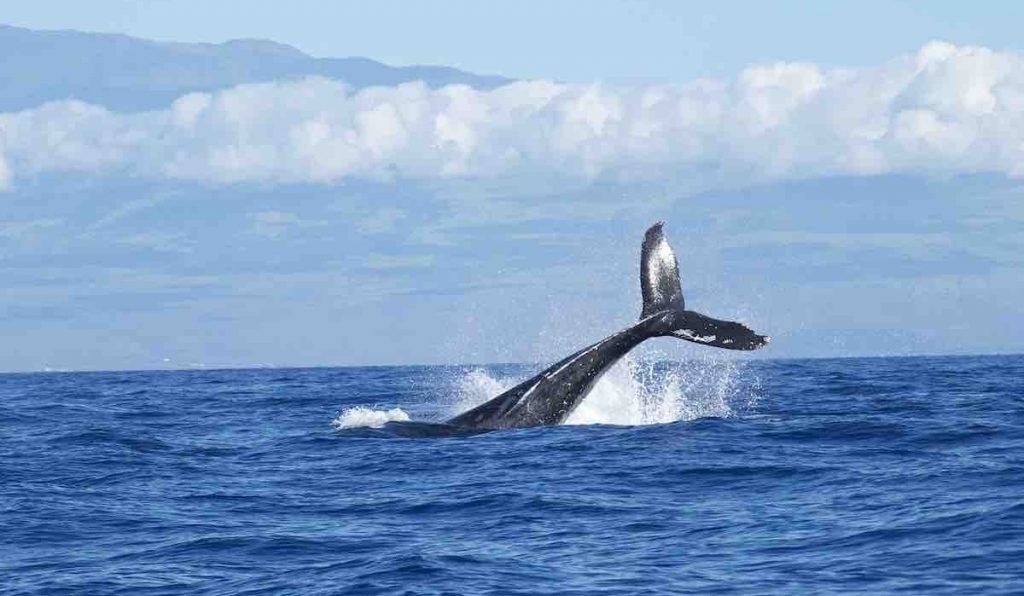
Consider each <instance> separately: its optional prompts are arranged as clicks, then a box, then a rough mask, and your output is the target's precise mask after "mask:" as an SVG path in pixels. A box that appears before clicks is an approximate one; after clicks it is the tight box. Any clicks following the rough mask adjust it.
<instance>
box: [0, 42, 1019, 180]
mask: <svg viewBox="0 0 1024 596" xmlns="http://www.w3.org/2000/svg"><path fill="white" fill-rule="evenodd" d="M52 172H88V173H101V174H111V173H113V174H119V173H124V174H128V175H133V176H148V177H157V178H170V179H183V180H197V181H203V182H209V183H223V184H228V183H236V182H262V183H292V182H309V183H336V182H339V181H342V180H345V179H349V178H370V179H393V178H408V179H425V180H436V179H451V178H488V177H502V176H521V175H546V176H548V175H550V176H559V177H562V176H564V177H570V178H579V179H583V180H587V179H592V178H595V177H601V176H606V177H615V178H626V179H628V178H630V177H645V178H646V177H651V176H680V175H688V176H692V175H694V174H697V175H705V176H708V177H709V178H713V179H716V180H728V181H730V182H731V183H736V182H753V181H762V180H777V179H784V178H806V177H815V176H827V175H839V174H854V175H857V174H881V173H891V172H914V173H930V172H940V173H968V172H999V173H1004V174H1007V175H1009V176H1020V175H1024V55H1022V54H1016V53H1009V52H997V51H993V50H989V49H986V48H979V47H956V46H953V45H950V44H945V43H939V42H935V43H930V44H928V45H926V46H924V47H923V48H921V50H920V51H918V52H917V53H916V54H913V55H908V56H901V57H897V58H895V59H893V60H890V61H888V62H885V63H883V64H880V65H877V66H874V67H870V68H863V69H856V70H850V69H823V68H820V67H818V66H816V65H814V64H804V63H780V64H774V65H766V66H752V67H750V68H747V69H746V70H744V71H743V72H741V73H740V74H739V75H738V76H737V77H736V78H734V79H731V80H700V81H695V82H693V83H690V84H686V85H674V86H646V87H629V88H623V87H607V86H602V85H574V84H557V83H552V82H547V81H524V82H516V83H512V84H509V85H505V86H503V87H499V88H496V89H493V90H489V91H480V90H475V89H472V88H469V87H466V86H460V85H455V86H449V87H445V88H441V89H435V90H431V89H429V88H427V87H426V86H425V85H422V84H418V83H410V84H403V85H399V86H397V87H378V88H369V89H364V90H361V91H359V92H356V93H353V92H351V91H350V90H349V89H348V88H347V87H346V85H345V84H344V83H341V82H338V81H333V80H328V79H322V78H310V79H304V80H300V81H290V82H277V83H266V84H254V85H242V86H238V87H234V88H231V89H226V90H223V91H220V92H216V93H193V94H189V95H185V96H183V97H181V98H179V99H178V100H176V101H175V102H174V103H173V105H171V106H170V107H169V108H168V109H166V110H160V111H154V112H146V113H137V114H117V113H113V112H110V111H108V110H106V109H104V108H103V107H100V106H95V105H89V104H85V103H82V102H78V101H61V102H53V103H48V104H44V105H42V106H40V107H38V108H35V109H31V110H26V111H22V112H16V113H5V114H0V188H4V187H10V186H11V185H12V184H16V183H17V180H18V179H19V178H22V177H31V176H35V175H39V174H44V173H52Z"/></svg>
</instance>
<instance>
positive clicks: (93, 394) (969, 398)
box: [0, 356, 1024, 594]
mask: <svg viewBox="0 0 1024 596" xmlns="http://www.w3.org/2000/svg"><path fill="white" fill-rule="evenodd" d="M465 373H466V371H463V370H460V369H442V368H411V367H410V368H348V369H346V368H338V369H304V370H240V371H191V372H120V373H74V374H63V373H61V374H25V375H17V374H16V375H0V591H2V592H3V593H4V594H113V593H116V594H175V593H185V594H263V593H267V594H277V593H302V594H384V593H402V594H484V593H492V594H675V593H713V592H714V593H779V594H792V593H827V592H860V593H880V592H884V593H891V592H913V593H923V594H941V593H949V594H978V593H1006V594H1010V593H1021V592H1024V357H1016V356H1014V357H977V358H903V359H852V360H809V361H775V362H763V361H762V362H753V363H749V364H746V365H744V366H743V367H741V368H740V369H738V370H733V371H732V372H730V373H728V374H729V375H730V378H729V379H727V380H728V381H729V383H730V384H731V385H730V386H731V387H732V389H730V391H731V393H730V395H731V397H729V399H733V400H737V401H738V402H742V403H734V404H732V407H731V408H730V409H729V411H728V412H727V413H726V414H725V415H724V417H719V418H696V419H692V420H688V419H686V416H681V419H680V420H679V421H677V422H673V423H667V424H652V425H638V426H607V425H583V426H560V427H554V428H537V429H530V430H523V431H507V432H491V433H485V434H479V435H473V436H440V437H439V436H431V435H432V434H437V435H444V434H445V433H443V432H437V433H434V432H433V431H432V430H431V429H434V430H436V429H437V427H432V426H426V425H417V424H394V423H392V424H389V425H386V426H384V427H383V428H376V429H374V428H366V427H364V428H347V429H342V430H337V429H335V428H332V426H331V421H332V420H333V419H334V418H335V417H336V416H337V415H338V413H339V411H341V410H343V409H345V408H349V407H352V406H358V405H364V406H373V407H376V408H378V409H388V408H393V407H401V408H402V409H403V410H405V411H407V412H408V413H409V414H411V415H412V418H413V419H414V420H415V419H417V418H421V419H422V418H431V417H434V418H436V417H440V416H442V415H443V414H445V413H446V412H445V409H446V408H448V407H449V406H448V405H444V404H450V400H447V401H446V396H444V395H440V394H441V393H444V392H448V391H452V387H453V386H456V385H458V383H459V382H460V381H459V379H460V377H464V376H465ZM499 373H500V374H505V375H511V376H515V375H516V374H524V373H525V369H524V370H505V371H498V372H494V373H493V374H494V375H495V376H496V377H497V376H500V374H499ZM684 381H685V379H684ZM650 382H654V381H650ZM688 395H689V397H687V398H686V399H695V398H694V396H693V395H692V391H691V393H690V394H688ZM751 396H753V397H754V398H756V399H753V400H752V399H750V398H751ZM439 404H441V405H439ZM684 405H685V404H684Z"/></svg>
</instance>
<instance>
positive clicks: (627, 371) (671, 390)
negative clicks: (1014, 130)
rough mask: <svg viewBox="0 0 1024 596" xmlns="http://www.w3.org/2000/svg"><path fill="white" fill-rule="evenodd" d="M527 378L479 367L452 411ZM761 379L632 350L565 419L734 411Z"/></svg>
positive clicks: (665, 417) (460, 385) (633, 419)
mask: <svg viewBox="0 0 1024 596" xmlns="http://www.w3.org/2000/svg"><path fill="white" fill-rule="evenodd" d="M521 380H522V379H519V378H515V377H508V376H500V375H494V374H492V373H491V372H490V371H488V370H486V369H483V368H476V369H473V370H471V371H468V372H466V373H464V374H463V375H461V376H459V377H457V378H456V379H455V383H454V384H455V391H454V393H455V399H454V400H452V404H451V406H452V408H451V411H450V412H449V415H455V414H458V413H460V412H464V411H466V410H468V409H469V408H472V407H474V406H477V405H479V404H482V403H484V402H485V401H487V400H489V399H491V398H493V397H494V396H496V395H498V394H499V393H501V392H503V391H506V390H508V389H510V388H512V387H513V386H515V384H516V383H518V382H519V381H521ZM758 388H759V383H758V382H757V379H746V378H744V375H743V369H742V364H741V363H740V362H737V361H735V360H717V359H713V358H710V357H708V358H701V359H695V360H688V361H684V362H664V361H659V360H655V359H648V358H643V357H639V356H635V355H634V354H628V355H627V356H626V357H625V358H623V359H622V360H621V361H619V363H618V364H616V365H615V366H613V367H612V368H611V369H609V370H608V372H607V373H605V375H604V376H603V377H602V378H601V379H600V380H599V381H598V382H597V385H595V386H594V389H593V390H592V391H591V392H590V395H588V396H587V397H586V399H584V400H583V402H582V403H581V404H580V405H579V406H578V407H577V408H576V410H575V411H574V412H573V413H572V414H571V415H570V416H569V419H568V420H566V422H565V423H566V424H617V425H642V424H663V423H667V422H677V421H682V420H693V419H696V418H706V417H718V418H726V417H729V416H733V415H735V414H736V413H738V412H739V411H741V410H743V409H747V408H750V407H752V406H753V405H754V404H755V402H756V400H757V394H758Z"/></svg>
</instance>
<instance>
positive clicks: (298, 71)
mask: <svg viewBox="0 0 1024 596" xmlns="http://www.w3.org/2000/svg"><path fill="white" fill-rule="evenodd" d="M0 55H4V56H17V57H18V59H16V60H3V61H0V80H3V81H4V82H5V84H4V85H3V86H0V112H12V111H19V110H24V109H29V108H33V107H36V106H38V105H40V104H42V103H46V102H48V101H58V100H64V99H78V100H81V101H85V102H88V103H93V104H97V105H102V106H104V107H106V108H108V109H111V110H114V111H120V112H135V111H145V110H153V109H158V108H161V107H166V106H167V105H169V104H170V103H171V102H172V101H173V100H174V99H176V98H177V97H180V96H181V95H184V94H185V93H189V92H193V91H213V90H216V89H223V88H226V87H232V86H235V85H241V84H245V83H260V82H267V81H273V80H281V79H294V78H301V77H306V76H324V77H328V78H332V79H339V80H343V81H345V82H347V83H348V84H350V85H352V87H353V88H357V89H358V88H363V87H371V86H378V85H388V86H390V85H397V84H400V83H404V82H409V81H423V82H424V83H425V84H427V85H428V86H430V87H442V86H444V85H450V84H464V85H469V86H471V87H475V88H480V89H490V88H494V87H497V86H500V85H502V84H505V83H507V82H510V81H511V79H509V78H506V77H502V76H498V75H478V74H474V73H469V72H465V71H462V70H459V69H457V68H452V67H448V66H434V65H409V66H391V65H387V64H384V63H382V62H378V61H376V60H373V59H371V58H366V57H361V56H351V57H345V58H317V57H313V56H310V55H308V54H306V53H305V52H302V51H301V50H299V49H298V48H295V47H293V46H290V45H287V44H283V43H279V42H276V41H272V40H265V39H232V40H228V41H225V42H222V43H208V42H203V43H185V42H175V41H154V40H149V39H144V38H138V37H132V36H129V35H124V34H120V33H90V32H83V31H77V30H73V29H62V30H34V29H26V28H22V27H14V26H11V25H3V24H0Z"/></svg>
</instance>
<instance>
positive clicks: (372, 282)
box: [0, 2, 1024, 370]
mask: <svg viewBox="0 0 1024 596" xmlns="http://www.w3.org/2000/svg"><path fill="white" fill-rule="evenodd" d="M273 6H280V5H279V4H277V3H274V4H273V5H272V4H271V3H260V2H255V3H252V4H250V5H247V9H246V10H245V11H244V12H239V11H238V10H237V4H234V3H226V2H225V3H214V4H212V6H211V5H210V4H209V3H203V4H202V5H200V4H199V3H190V2H147V3H135V2H132V3H127V2H125V3H121V2H95V3H89V4H88V7H87V8H86V7H85V5H84V4H82V3H46V2H39V3H33V4H31V5H29V4H28V3H24V4H17V5H12V6H10V7H5V10H4V12H3V18H4V19H6V20H5V23H6V24H10V25H16V26H20V27H28V28H36V29H52V28H71V29H76V30H84V31H106V32H122V33H129V34H132V35H135V36H141V37H149V38H155V39H163V40H177V41H186V42H195V41H204V42H218V43H219V42H222V41H224V40H227V39H230V38H267V39H272V40H275V41H278V42H284V43H289V44H293V45H295V46H296V47H298V48H301V49H302V50H304V51H306V52H308V53H310V54H314V55H317V56H348V55H364V56H369V57H371V58H374V59H377V60H382V61H385V62H389V63H394V64H399V65H401V64H411V63H435V64H441V65H448V66H457V67H460V68H464V69H467V70H470V71H476V72H482V73H498V74H503V75H507V76H510V77H513V78H515V79H516V80H511V81H508V82H507V84H502V85H498V86H495V85H494V84H491V83H487V84H483V83H480V84H477V83H472V81H477V79H474V78H472V77H468V78H466V77H464V80H466V81H470V82H471V85H476V86H475V87H474V86H467V85H455V86H445V85H444V84H443V82H441V81H442V79H439V78H437V77H440V76H441V74H443V73H440V74H439V71H430V72H419V71H415V72H413V74H409V72H406V71H402V72H399V73H397V74H396V73H394V72H390V73H388V72H384V71H379V70H374V71H372V72H373V73H376V74H373V75H372V76H381V77H383V76H385V75H386V76H387V77H390V78H387V79H386V80H387V82H382V83H378V84H373V82H372V81H370V82H369V83H368V86H362V87H361V86H354V85H353V84H351V82H346V76H350V75H346V74H345V73H346V72H348V73H354V72H355V71H353V70H351V69H353V68H361V67H360V66H359V64H357V63H333V62H332V63H331V69H330V70H328V71H324V70H322V69H320V70H318V69H319V68H320V67H321V66H323V63H320V62H315V61H312V62H311V61H309V60H306V59H300V58H297V57H295V56H293V55H291V54H289V53H288V52H282V51H279V50H280V49H279V48H275V47H273V46H267V45H265V44H248V45H246V44H243V45H241V46H239V45H237V44H236V45H228V46H217V47H198V46H153V45H147V44H145V43H141V42H138V43H137V42H130V43H129V42H126V41H125V40H118V39H109V38H94V37H82V36H56V37H55V36H50V35H46V34H38V33H32V32H26V31H20V30H10V29H7V30H4V29H0V47H3V48H5V51H6V52H7V53H8V55H10V56H18V57H19V58H18V59H17V60H12V61H9V62H7V63H6V64H4V65H0V68H6V69H7V70H5V71H4V72H5V73H8V74H5V75H4V76H5V77H7V80H8V81H10V82H11V84H10V85H8V87H7V88H5V89H4V90H3V93H2V94H0V100H3V101H10V102H13V103H11V104H10V105H12V106H17V107H10V108H6V109H0V278H2V279H3V280H4V282H3V283H4V285H3V290H4V292H3V293H2V294H0V335H2V336H3V337H5V338H7V341H5V342H3V343H2V344H0V370H42V369H47V368H53V369H95V368H105V369H112V368H161V367H175V368H176V367H193V366H254V365H264V364H267V365H279V366H280V365H334V364H381V363H437V362H500V361H544V360H548V359H551V358H556V357H558V356H560V355H562V353H563V352H564V351H565V350H569V349H572V348H574V347H577V346H578V344H580V343H583V342H586V341H590V340H592V339H597V338H599V337H601V336H602V335H604V334H606V333H608V332H611V331H614V330H616V329H618V328H620V327H622V326H625V325H627V324H629V323H630V321H632V320H633V319H635V317H636V315H637V313H638V311H639V287H638V284H637V281H636V276H637V266H638V263H637V252H638V244H639V239H640V238H641V237H642V233H643V230H644V229H645V227H646V226H647V225H649V224H650V223H651V222H652V221H655V220H659V219H665V220H667V221H668V226H667V230H668V234H669V237H670V239H671V240H672V242H673V244H674V245H675V247H676V250H677V253H678V254H679V256H680V262H681V268H682V272H683V285H684V291H685V292H686V294H687V303H688V305H690V306H691V307H693V308H696V309H698V310H701V311H704V312H707V313H708V314H710V315H712V316H718V317H722V318H736V319H742V320H745V321H747V322H748V323H750V324H751V325H752V326H754V327H755V328H756V329H758V330H760V331H763V332H765V333H768V334H770V335H772V336H773V337H774V338H775V341H774V342H773V343H772V344H771V346H770V347H769V348H768V349H767V350H765V351H764V352H763V354H762V353H759V354H758V356H769V357H772V356H774V357H788V356H796V357H816V356H843V355H867V354H915V353H984V352H1019V351H1021V350H1024V338H1021V337H1020V336H1019V334H1018V333H1017V332H1016V330H1017V329H1019V328H1021V326H1022V325H1024V312H1022V311H1021V310H1020V308H1019V307H1018V304H1017V299H1016V296H1019V295H1020V294H1021V293H1022V292H1024V184H1022V183H1021V177H1022V176H1024V144H1022V143H1021V142H1020V139H1021V138H1024V53H1021V51H1020V49H1019V48H1017V47H1015V46H1014V45H1013V44H1014V41H1015V40H1013V39H1012V38H1011V33H1010V32H1011V31H1013V30H1015V29H1016V28H1015V27H1014V26H1013V25H1014V23H1015V22H1016V21H1018V20H1019V18H1017V17H1019V10H1020V9H1015V8H1012V7H1010V5H1007V8H1006V11H1002V12H1001V13H1000V11H997V10H996V9H995V8H992V9H989V10H988V11H980V10H976V9H975V10H971V11H968V10H966V9H960V8H958V5H956V4H954V3H928V4H924V3H913V4H909V3H858V4H856V5H854V4H853V3H850V4H848V5H840V4H838V3H828V4H825V3H783V4H776V5H773V6H772V8H771V10H768V9H756V8H755V7H754V4H753V3H750V4H749V5H748V4H747V3H742V4H741V3H732V4H730V3H724V4H719V5H716V6H717V7H716V8H715V9H713V10H712V9H709V8H707V7H700V6H698V5H695V4H692V5H686V4H681V3H664V4H659V3H646V2H632V3H589V2H588V3H583V2H580V3H574V2H563V3H556V4H555V5H554V7H546V8H541V4H539V3H537V4H529V5H527V4H525V3H508V4H498V3H458V2H454V3H430V4H427V3H410V5H409V6H406V5H405V4H399V3H388V2H384V3H374V4H373V8H369V3H347V4H340V3H326V2H324V3H311V2H292V3H289V10H288V11H287V12H286V13H283V14H282V13H280V10H279V9H274V8H273ZM410 6H411V7H410ZM482 6H487V7H488V9H487V10H486V11H485V10H484V9H482V8H480V7H482ZM524 6H525V7H524ZM993 6H994V5H993ZM975 8H976V7H975ZM757 10H761V12H757ZM1013 11H1017V12H1013ZM196 15H202V17H201V18H199V17H197V16H196ZM866 40H869V41H870V43H869V42H868V41H866ZM4 44H6V45H4ZM18 44H29V45H22V46H19V45H18ZM33 44H34V45H33ZM40 44H41V45H40ZM19 47H26V48H27V47H32V48H34V49H33V50H32V51H27V50H24V51H19V50H18V48H19ZM40 48H42V49H43V50H44V51H40ZM139 56H145V64H144V65H143V66H142V67H141V68H140V67H139V64H136V62H138V60H137V58H138V57H139ZM254 65H255V66H254ZM318 65H319V66H318ZM264 66H266V67H267V68H262V67H264ZM271 67H272V68H271ZM346 69H348V70H346ZM268 72H269V73H271V74H269V75H268V74H267V73H268ZM320 72H329V73H331V74H330V75H329V76H323V75H320V76H309V75H310V73H320ZM360 72H363V74H364V75H365V74H366V72H370V71H360ZM275 73H276V74H275ZM382 73H383V74H382ZM403 73H404V74H403ZM416 73H418V74H416ZM351 76H354V75H351ZM366 76H369V75H366ZM445 76H447V75H445ZM460 76H462V75H460ZM47 77H49V79H47ZM394 77H398V78H399V79H400V81H402V82H401V83H397V82H396V80H395V79H394ZM402 77H405V78H402ZM410 77H411V78H410ZM417 77H420V78H425V79H426V81H425V82H418V81H417V80H416V79H417ZM51 79H52V80H55V81H61V82H62V83H66V84H61V85H52V86H51V85H48V84H47V85H42V86H40V85H39V84H38V83H39V81H41V80H51ZM381 80H382V81H383V80H385V79H381ZM460 80H461V79H460ZM193 81H194V82H195V85H196V87H195V88H194V89H193V88H191V87H189V85H190V84H192V83H191V82H193ZM19 90H23V91H24V93H23V94H22V95H20V96H19ZM40 90H42V91H40ZM168 90H171V91H168ZM29 91H31V93H30V92H29ZM40 93H42V94H43V95H40ZM46 93H49V95H46ZM26 98H28V99H26ZM143 100H144V101H143ZM19 102H20V103H19ZM131 106H144V107H142V108H132V107H131ZM5 110H6V111H5ZM681 344H682V342H672V341H669V340H664V341H660V340H659V342H658V343H656V344H655V345H654V347H653V348H654V349H656V350H658V351H660V353H662V354H663V355H664V356H665V357H683V356H696V355H700V354H703V353H704V352H701V351H700V348H699V347H694V346H689V345H681Z"/></svg>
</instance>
